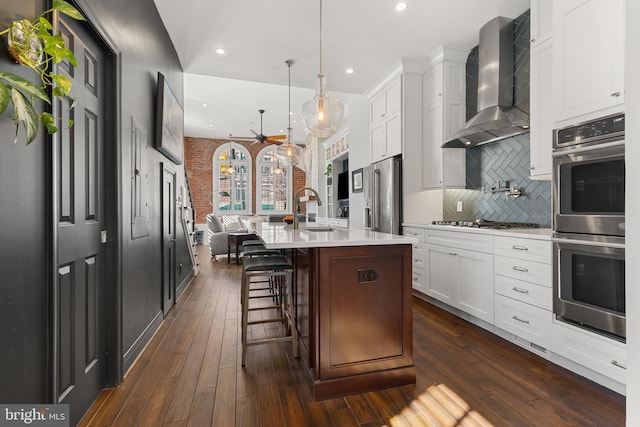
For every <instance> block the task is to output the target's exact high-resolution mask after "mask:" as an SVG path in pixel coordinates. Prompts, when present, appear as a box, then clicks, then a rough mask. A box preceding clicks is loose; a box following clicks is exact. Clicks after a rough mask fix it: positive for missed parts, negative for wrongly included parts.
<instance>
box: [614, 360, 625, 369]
mask: <svg viewBox="0 0 640 427" xmlns="http://www.w3.org/2000/svg"><path fill="white" fill-rule="evenodd" d="M611 364H612V365H613V366H616V367H618V368H620V369H624V370H625V371H626V370H627V367H626V366H624V365H623V364H622V363H620V362H618V361H617V360H612V361H611Z"/></svg>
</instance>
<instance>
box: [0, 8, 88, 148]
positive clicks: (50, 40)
mask: <svg viewBox="0 0 640 427" xmlns="http://www.w3.org/2000/svg"><path fill="white" fill-rule="evenodd" d="M54 10H57V11H58V12H60V13H64V14H65V15H67V16H69V17H71V18H73V19H76V20H84V18H83V17H82V15H81V14H80V12H78V10H77V9H76V8H74V7H73V6H71V5H70V4H69V3H67V2H66V1H64V0H53V5H52V7H51V9H48V10H45V11H44V12H42V14H41V15H40V16H38V17H37V18H36V19H34V20H33V21H29V20H27V19H20V20H17V21H13V22H11V24H10V25H9V27H8V28H6V29H4V30H2V31H0V36H1V35H5V34H6V35H7V45H8V47H9V52H10V53H11V55H12V56H13V58H14V59H15V60H16V62H17V63H18V64H20V65H23V66H25V67H27V68H30V69H32V70H33V71H34V72H36V73H37V74H38V75H39V76H40V81H41V82H42V86H38V85H37V84H34V83H33V82H31V81H29V80H27V79H25V78H23V77H20V76H18V75H16V74H12V73H5V72H0V115H2V114H4V113H5V112H6V111H7V108H8V106H9V102H11V104H12V105H13V121H14V123H15V124H16V138H15V139H14V141H13V143H14V144H15V143H16V142H17V140H18V131H19V130H20V125H22V127H23V128H24V131H25V134H26V137H27V145H28V144H30V143H31V142H33V140H34V139H35V138H36V136H37V135H38V124H39V123H40V122H41V123H42V125H43V126H44V127H45V129H46V130H47V132H48V133H49V134H53V133H56V132H57V131H58V127H57V126H56V125H55V118H54V117H53V115H52V114H51V113H48V112H42V113H38V112H36V109H35V108H34V106H33V103H34V102H35V101H36V100H37V99H40V100H42V101H44V102H46V103H48V104H51V100H50V99H49V95H48V90H49V89H51V94H52V95H53V96H66V95H68V94H69V91H70V90H71V81H70V80H69V79H68V78H67V77H65V76H63V75H60V74H56V73H54V72H53V71H52V67H53V65H55V64H58V63H59V62H61V61H63V60H67V61H68V62H69V63H70V64H71V65H73V66H74V67H77V66H78V63H77V62H76V58H75V56H74V55H73V52H72V51H71V50H70V49H68V48H67V47H66V46H65V44H64V40H63V39H62V37H61V36H59V35H54V34H53V26H52V25H51V22H50V21H49V20H48V19H47V18H46V17H45V15H47V14H49V13H51V12H53V11H54ZM67 124H68V126H69V127H71V126H73V120H69V121H68V123H67Z"/></svg>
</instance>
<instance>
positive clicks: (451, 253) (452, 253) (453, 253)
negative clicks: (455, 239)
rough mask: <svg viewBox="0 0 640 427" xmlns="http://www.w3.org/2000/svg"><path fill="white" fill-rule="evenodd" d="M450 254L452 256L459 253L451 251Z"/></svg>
mask: <svg viewBox="0 0 640 427" xmlns="http://www.w3.org/2000/svg"><path fill="white" fill-rule="evenodd" d="M449 255H451V256H456V255H458V254H457V253H455V252H449Z"/></svg>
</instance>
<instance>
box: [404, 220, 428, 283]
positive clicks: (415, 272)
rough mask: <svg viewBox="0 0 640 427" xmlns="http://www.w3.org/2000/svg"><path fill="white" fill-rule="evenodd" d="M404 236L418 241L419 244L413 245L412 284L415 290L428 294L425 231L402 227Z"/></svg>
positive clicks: (417, 228)
mask: <svg viewBox="0 0 640 427" xmlns="http://www.w3.org/2000/svg"><path fill="white" fill-rule="evenodd" d="M402 234H403V235H405V236H412V237H416V238H417V239H418V243H414V244H412V245H411V267H412V271H411V284H412V287H413V289H414V290H416V291H419V292H422V293H423V294H424V293H426V290H427V287H426V281H425V276H426V272H425V266H426V258H425V244H424V229H422V228H419V227H410V226H409V227H407V226H404V227H402Z"/></svg>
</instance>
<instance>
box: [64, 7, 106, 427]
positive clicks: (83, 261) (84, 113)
mask: <svg viewBox="0 0 640 427" xmlns="http://www.w3.org/2000/svg"><path fill="white" fill-rule="evenodd" d="M58 23H59V32H60V34H61V35H62V37H63V38H64V39H65V41H66V43H67V46H69V48H70V49H72V50H73V52H74V54H75V56H76V59H77V62H78V67H74V66H72V65H71V64H70V63H67V62H65V63H61V64H60V65H59V66H58V69H57V72H58V73H59V74H64V75H66V76H67V77H69V78H70V79H71V81H72V89H71V93H70V96H69V97H68V98H56V100H55V106H54V113H55V114H56V115H58V116H61V117H62V120H61V121H60V123H58V127H59V129H60V130H59V131H58V133H56V134H55V135H54V139H53V156H52V159H53V160H52V162H53V168H52V169H53V174H54V179H55V180H56V182H55V184H54V195H53V204H54V208H53V212H54V216H55V218H56V219H55V232H54V235H55V236H57V242H56V243H57V245H56V250H57V264H56V268H57V278H56V280H54V284H55V285H54V286H55V289H54V293H53V297H54V346H55V347H54V348H55V352H54V354H55V359H54V367H53V371H54V387H55V399H56V401H57V402H58V403H66V404H69V405H70V412H71V423H72V425H75V423H77V422H78V421H79V419H80V417H82V415H83V414H84V413H85V412H86V410H87V409H88V408H89V407H90V405H91V404H92V403H93V401H94V400H95V398H96V397H97V396H98V394H99V393H100V391H101V389H102V388H103V387H104V385H105V375H106V374H105V373H106V357H105V342H106V341H105V340H106V333H105V331H106V325H105V321H104V315H105V310H106V307H105V302H106V297H105V272H106V255H105V254H106V244H105V242H106V240H107V235H106V231H105V230H106V218H105V215H106V206H105V172H104V171H105V151H104V150H105V147H104V145H105V144H104V141H105V120H104V117H105V112H106V104H105V97H106V95H105V84H104V81H105V69H106V68H105V67H106V63H105V60H106V57H107V54H106V53H105V52H104V51H103V47H102V45H100V44H98V43H97V42H96V40H95V38H94V37H93V36H92V34H91V33H89V32H88V31H87V30H85V28H84V27H83V26H82V25H83V24H81V23H78V22H76V21H74V20H71V19H65V17H62V16H61V17H60V18H59V21H58ZM73 102H75V107H74V108H73V109H71V110H70V109H69V107H70V105H71V104H72V103H73ZM66 119H72V120H73V121H74V125H73V127H71V128H70V129H69V128H68V126H67V121H66Z"/></svg>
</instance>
